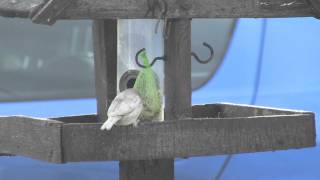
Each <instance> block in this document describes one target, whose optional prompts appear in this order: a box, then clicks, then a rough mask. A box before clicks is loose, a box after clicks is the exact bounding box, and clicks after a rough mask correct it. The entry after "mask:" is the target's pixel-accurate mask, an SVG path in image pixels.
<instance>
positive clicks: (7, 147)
mask: <svg viewBox="0 0 320 180" xmlns="http://www.w3.org/2000/svg"><path fill="white" fill-rule="evenodd" d="M62 126H63V123H62V122H60V121H55V120H49V119H39V118H31V117H24V116H12V117H0V154H12V155H21V156H27V157H30V158H34V159H41V160H44V161H49V162H53V163H62V162H64V159H63V151H62V142H61V141H62V140H61V138H62Z"/></svg>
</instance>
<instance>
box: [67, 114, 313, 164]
mask: <svg viewBox="0 0 320 180" xmlns="http://www.w3.org/2000/svg"><path fill="white" fill-rule="evenodd" d="M100 126H101V124H66V125H64V127H63V135H64V137H63V140H64V142H63V144H64V147H65V148H64V150H65V151H64V157H65V160H66V161H101V160H152V159H166V158H167V159H170V158H175V157H190V156H205V155H222V154H237V153H248V152H259V151H274V150H285V149H292V148H303V147H312V146H315V121H314V115H313V114H298V115H296V114H294V115H278V116H266V117H251V118H245V117H242V118H199V119H193V120H190V119H189V120H188V119H186V120H183V121H180V120H177V121H164V122H161V123H144V124H139V126H138V127H137V128H133V127H115V128H113V129H112V130H111V131H109V132H103V131H100V130H99V128H100Z"/></svg>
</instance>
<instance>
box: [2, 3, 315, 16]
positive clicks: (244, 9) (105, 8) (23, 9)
mask: <svg viewBox="0 0 320 180" xmlns="http://www.w3.org/2000/svg"><path fill="white" fill-rule="evenodd" d="M42 1H43V0H16V1H15V3H12V2H13V1H12V0H0V15H2V16H9V17H27V16H28V14H29V13H30V12H31V10H32V7H34V6H36V5H38V4H41V3H42ZM166 2H167V3H168V11H167V15H166V16H167V17H168V18H222V17H223V18H225V17H231V18H237V17H303V16H314V10H313V8H312V7H311V6H310V4H309V3H308V1H305V0H296V1H291V0H166ZM147 10H148V5H147V0H76V2H75V3H74V4H73V6H72V7H70V8H68V9H66V11H65V13H63V14H62V16H61V18H63V19H105V18H156V17H157V16H158V13H155V16H154V17H152V16H151V14H152V13H150V15H149V16H148V17H145V14H146V12H147Z"/></svg>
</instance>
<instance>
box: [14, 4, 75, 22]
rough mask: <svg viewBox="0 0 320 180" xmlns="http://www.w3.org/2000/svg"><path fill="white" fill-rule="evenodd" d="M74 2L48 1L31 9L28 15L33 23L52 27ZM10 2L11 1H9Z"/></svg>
mask: <svg viewBox="0 0 320 180" xmlns="http://www.w3.org/2000/svg"><path fill="white" fill-rule="evenodd" d="M74 1H75V0H48V1H47V2H46V3H44V5H43V6H42V7H41V6H40V5H39V7H37V8H35V9H33V11H34V13H32V12H31V13H30V16H31V19H32V22H33V23H37V24H46V25H53V24H54V23H55V22H56V21H57V19H58V18H59V16H60V15H61V13H62V12H63V11H64V10H65V9H67V8H68V7H69V6H70V5H71V4H72V3H73V2H74ZM11 2H12V1H11Z"/></svg>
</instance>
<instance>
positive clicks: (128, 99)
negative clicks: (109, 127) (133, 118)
mask: <svg viewBox="0 0 320 180" xmlns="http://www.w3.org/2000/svg"><path fill="white" fill-rule="evenodd" d="M137 101H141V98H140V96H139V95H138V94H136V93H132V92H128V91H126V92H122V93H120V94H118V95H117V96H116V98H115V99H114V100H113V101H112V103H111V105H110V107H109V109H108V116H124V115H128V114H130V113H131V112H132V111H134V110H135V108H137V107H136V104H137V103H136V102H137ZM141 103H142V102H141Z"/></svg>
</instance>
